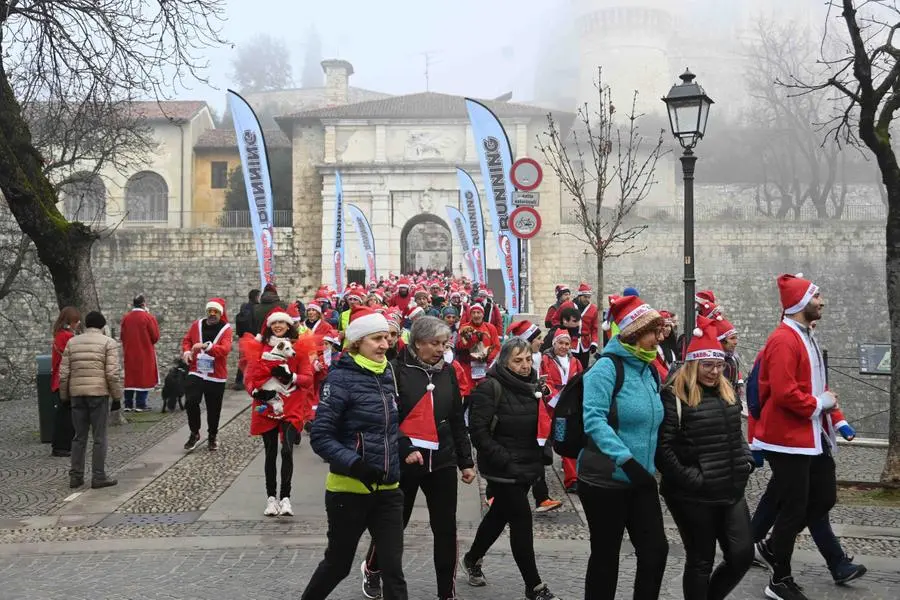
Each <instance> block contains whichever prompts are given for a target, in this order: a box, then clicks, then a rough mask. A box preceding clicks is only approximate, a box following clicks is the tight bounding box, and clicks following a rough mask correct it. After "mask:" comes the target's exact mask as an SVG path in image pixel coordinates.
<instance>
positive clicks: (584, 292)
mask: <svg viewBox="0 0 900 600" xmlns="http://www.w3.org/2000/svg"><path fill="white" fill-rule="evenodd" d="M593 293H594V290H592V289H591V286H590V285H589V284H588V283H587V282H586V281H582V282H581V283H580V284H579V285H578V291H577V292H575V295H576V296H590V295H591V294H593Z"/></svg>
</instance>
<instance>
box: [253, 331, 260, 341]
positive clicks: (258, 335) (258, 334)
mask: <svg viewBox="0 0 900 600" xmlns="http://www.w3.org/2000/svg"><path fill="white" fill-rule="evenodd" d="M253 339H255V340H256V341H257V342H262V334H261V333H257V334H256V335H255V336H253Z"/></svg>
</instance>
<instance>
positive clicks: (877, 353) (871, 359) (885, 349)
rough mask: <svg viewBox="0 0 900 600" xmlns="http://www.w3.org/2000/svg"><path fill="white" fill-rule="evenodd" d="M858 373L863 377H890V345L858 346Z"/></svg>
mask: <svg viewBox="0 0 900 600" xmlns="http://www.w3.org/2000/svg"><path fill="white" fill-rule="evenodd" d="M859 372H860V373H861V374H863V375H890V374H891V345H890V344H860V345H859Z"/></svg>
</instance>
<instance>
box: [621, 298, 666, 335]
mask: <svg viewBox="0 0 900 600" xmlns="http://www.w3.org/2000/svg"><path fill="white" fill-rule="evenodd" d="M609 313H610V317H611V318H612V320H613V321H615V323H616V325H618V326H619V337H623V338H627V337H628V336H630V335H631V334H633V333H636V332H638V331H640V330H641V329H643V328H644V327H646V326H647V325H649V324H650V323H652V322H653V321H654V320H656V319H660V320H662V317H661V316H660V315H659V313H658V312H656V310H655V309H654V308H653V307H652V306H650V305H649V304H647V303H646V302H644V301H643V300H641V298H640V296H620V297H617V298H615V299H612V298H611V299H610V306H609Z"/></svg>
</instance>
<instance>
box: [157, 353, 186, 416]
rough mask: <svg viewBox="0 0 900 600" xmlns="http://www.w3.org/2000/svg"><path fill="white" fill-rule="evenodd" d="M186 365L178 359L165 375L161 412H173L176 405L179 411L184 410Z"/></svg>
mask: <svg viewBox="0 0 900 600" xmlns="http://www.w3.org/2000/svg"><path fill="white" fill-rule="evenodd" d="M187 376H188V364H187V363H186V362H184V361H183V360H182V359H180V358H179V359H178V360H176V361H174V362H173V363H172V368H171V369H169V372H168V373H166V379H165V381H164V382H163V389H162V400H163V402H162V412H166V410H167V409H168V410H175V404H176V403H177V404H178V408H179V409H180V410H184V402H183V401H182V398H184V384H185V383H186V381H187Z"/></svg>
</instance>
